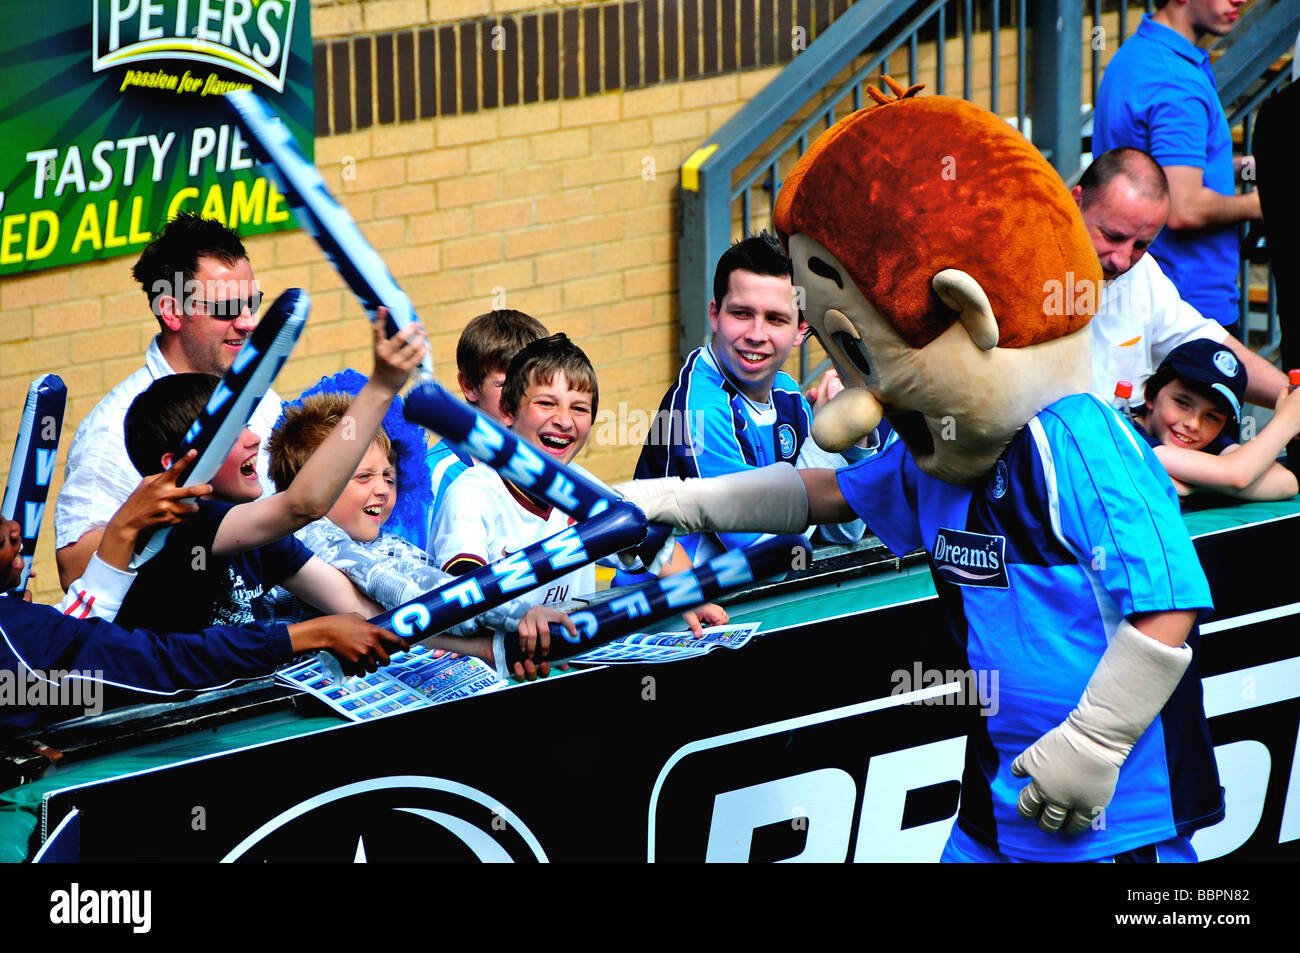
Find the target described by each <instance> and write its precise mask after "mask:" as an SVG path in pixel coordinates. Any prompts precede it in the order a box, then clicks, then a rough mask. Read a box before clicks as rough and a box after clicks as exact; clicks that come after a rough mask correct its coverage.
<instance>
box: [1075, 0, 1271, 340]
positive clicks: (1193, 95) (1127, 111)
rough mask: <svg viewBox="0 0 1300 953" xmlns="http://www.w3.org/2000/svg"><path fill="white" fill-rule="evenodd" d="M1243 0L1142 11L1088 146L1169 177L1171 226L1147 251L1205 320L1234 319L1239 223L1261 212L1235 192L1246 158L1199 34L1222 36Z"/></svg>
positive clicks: (1170, 4) (1109, 80)
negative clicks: (1132, 154) (1123, 153)
mask: <svg viewBox="0 0 1300 953" xmlns="http://www.w3.org/2000/svg"><path fill="white" fill-rule="evenodd" d="M1242 2H1243V0H1166V2H1165V3H1163V4H1161V3H1159V2H1157V3H1156V6H1157V7H1158V9H1157V10H1156V12H1155V13H1154V14H1151V15H1149V16H1146V17H1144V18H1143V20H1142V23H1141V25H1140V26H1139V27H1138V30H1137V32H1136V33H1135V34H1134V35H1133V36H1132V37H1130V38H1129V39H1128V40H1127V41H1126V42H1125V43H1124V45H1123V46H1121V47H1120V48H1119V50H1118V51H1117V52H1116V53H1115V56H1114V58H1113V59H1112V60H1111V61H1110V64H1109V65H1108V66H1107V67H1106V74H1105V76H1104V77H1102V82H1101V88H1100V90H1098V93H1097V108H1096V113H1095V116H1094V119H1093V135H1092V148H1093V152H1094V153H1097V154H1101V153H1103V152H1105V151H1107V150H1109V149H1114V148H1116V147H1119V146H1131V147H1133V148H1136V149H1141V150H1142V151H1143V152H1146V153H1148V154H1149V155H1150V156H1151V157H1152V158H1153V159H1155V160H1156V161H1157V162H1159V163H1160V165H1161V166H1162V167H1163V168H1164V171H1165V175H1166V177H1167V178H1168V179H1169V193H1170V208H1169V223H1168V227H1167V228H1166V229H1164V231H1162V232H1161V233H1160V235H1159V236H1158V237H1157V238H1156V240H1155V242H1154V243H1153V244H1152V245H1151V254H1152V256H1154V257H1155V259H1156V260H1157V261H1158V262H1159V263H1160V267H1161V268H1162V269H1163V270H1164V272H1165V274H1167V275H1168V276H1169V278H1170V279H1171V280H1172V281H1173V283H1174V286H1175V287H1176V288H1177V289H1178V293H1179V294H1180V295H1181V296H1182V297H1183V299H1184V300H1185V301H1187V302H1188V303H1189V304H1191V305H1192V306H1194V307H1195V308H1196V309H1197V310H1198V311H1200V312H1201V313H1202V314H1203V315H1205V316H1206V317H1208V318H1213V319H1214V320H1216V321H1218V322H1219V323H1220V324H1223V325H1231V324H1234V323H1236V321H1237V301H1238V290H1237V272H1238V267H1239V254H1238V251H1237V231H1236V228H1235V226H1236V225H1237V223H1238V222H1244V221H1251V220H1254V219H1258V218H1259V217H1260V210H1259V193H1258V192H1246V193H1243V194H1241V195H1237V194H1236V177H1237V174H1238V173H1239V172H1240V170H1241V167H1242V164H1243V163H1244V161H1245V160H1244V159H1241V160H1234V159H1233V155H1232V135H1231V133H1230V132H1229V130H1228V120H1227V118H1226V117H1225V115H1224V112H1223V106H1222V105H1220V103H1219V94H1218V90H1217V89H1216V87H1215V82H1214V70H1213V69H1211V67H1210V57H1209V54H1208V53H1206V51H1205V50H1203V49H1200V48H1199V47H1198V46H1196V44H1197V42H1199V41H1200V39H1201V38H1202V37H1204V36H1207V35H1210V36H1226V35H1227V34H1228V32H1229V31H1230V30H1231V29H1232V25H1233V23H1234V22H1236V19H1237V15H1238V11H1239V8H1240V7H1241V5H1242Z"/></svg>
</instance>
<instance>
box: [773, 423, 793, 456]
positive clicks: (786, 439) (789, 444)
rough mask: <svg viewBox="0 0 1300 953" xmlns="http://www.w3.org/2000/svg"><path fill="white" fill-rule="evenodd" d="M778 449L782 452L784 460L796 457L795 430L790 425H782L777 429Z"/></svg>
mask: <svg viewBox="0 0 1300 953" xmlns="http://www.w3.org/2000/svg"><path fill="white" fill-rule="evenodd" d="M776 447H777V449H778V450H779V451H780V452H781V459H782V460H788V459H790V458H791V457H793V456H794V428H793V427H791V426H790V425H789V424H781V426H779V427H777V428H776Z"/></svg>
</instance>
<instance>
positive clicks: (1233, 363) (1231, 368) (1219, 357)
mask: <svg viewBox="0 0 1300 953" xmlns="http://www.w3.org/2000/svg"><path fill="white" fill-rule="evenodd" d="M1212 360H1213V361H1214V366H1215V367H1217V368H1218V369H1219V371H1220V373H1222V374H1223V376H1224V377H1236V376H1237V356H1236V355H1235V354H1233V353H1232V352H1231V351H1215V352H1214V357H1213V359H1212Z"/></svg>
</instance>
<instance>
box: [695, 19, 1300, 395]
mask: <svg viewBox="0 0 1300 953" xmlns="http://www.w3.org/2000/svg"><path fill="white" fill-rule="evenodd" d="M1134 5H1136V4H1134ZM1103 6H1104V5H1103V2H1102V0H1092V2H1091V3H1090V4H1088V7H1090V12H1091V14H1092V24H1093V29H1094V30H1096V29H1097V28H1098V27H1101V26H1103V19H1102V18H1103V14H1104V13H1106V11H1104V10H1103ZM1116 6H1117V8H1118V9H1117V11H1114V10H1112V11H1111V12H1117V13H1118V32H1119V40H1120V43H1123V42H1124V40H1125V39H1127V37H1128V35H1129V29H1128V27H1129V21H1128V13H1129V12H1136V11H1129V9H1128V8H1129V6H1130V3H1129V0H1118V3H1117V4H1116ZM1144 6H1145V8H1146V10H1147V12H1148V13H1149V12H1151V10H1152V9H1153V0H1145V4H1144ZM1000 7H1001V5H1000V3H999V2H998V0H992V2H991V6H990V7H989V9H987V10H984V14H985V16H986V17H987V18H988V19H989V20H990V21H991V22H987V23H984V24H982V25H981V30H988V31H990V34H991V35H990V54H991V62H990V67H989V71H988V76H989V95H990V100H991V101H990V104H989V105H991V107H992V108H993V109H994V111H995V112H999V113H1000V112H1001V110H1000V109H999V108H998V107H999V106H1000V103H1001V94H1002V91H1003V86H1004V83H1003V78H1002V75H1001V70H1000V52H1001V46H1000V41H1001V35H1000V34H1001V30H1002V29H1003V26H1004V24H1003V23H1002V17H1001V9H1000ZM973 8H974V4H973V2H972V0H918V2H914V3H910V4H906V5H904V4H899V3H896V2H895V3H891V2H889V0H858V2H857V3H854V4H853V5H852V6H851V7H849V9H848V11H847V12H846V13H844V14H843V15H842V16H840V18H839V19H837V20H836V21H835V22H834V23H833V24H831V25H830V26H829V28H826V29H824V30H821V32H819V34H818V36H817V38H816V40H815V41H814V42H813V43H812V44H811V45H810V46H809V47H808V49H806V50H804V51H803V52H802V53H800V54H799V55H798V56H796V58H795V59H794V61H793V62H792V63H791V64H790V65H789V66H788V67H786V69H785V70H784V71H782V73H781V75H780V76H779V77H778V78H777V79H776V80H774V81H773V82H771V83H769V84H768V85H767V86H766V87H765V88H764V89H763V90H762V91H760V93H759V94H758V95H757V96H755V97H754V98H753V99H752V100H751V101H750V102H749V103H747V104H746V105H745V106H744V107H743V108H742V109H741V110H740V111H739V112H738V113H737V114H736V115H735V116H733V117H732V119H731V120H729V121H728V122H727V123H725V124H724V125H723V126H722V127H721V128H720V129H719V130H718V131H717V132H716V133H715V134H714V135H712V136H710V137H709V138H708V139H707V140H706V141H705V142H704V143H703V144H702V146H701V147H700V149H698V150H697V151H696V152H695V153H694V154H693V155H692V157H691V158H690V159H689V160H688V161H687V163H685V164H684V165H683V170H682V183H681V188H680V189H679V193H678V194H679V207H680V212H681V217H680V246H679V256H678V269H679V281H678V290H679V322H680V327H681V337H680V351H681V355H682V357H683V358H685V356H686V355H687V354H688V353H689V352H690V351H691V350H692V349H694V348H695V347H697V346H698V345H699V344H701V343H703V342H704V340H705V339H706V338H707V336H708V322H707V320H706V315H707V314H708V302H709V300H710V298H711V296H712V295H711V283H712V274H713V266H714V264H715V262H716V260H717V257H718V256H719V255H720V254H721V253H722V252H723V251H724V250H725V249H726V247H727V245H728V244H729V243H730V241H731V239H732V234H733V223H734V222H735V220H736V219H737V218H739V220H740V226H741V230H742V233H749V232H750V231H752V229H753V227H755V214H756V212H757V210H756V209H755V207H754V205H755V203H754V195H753V192H754V190H755V189H756V188H762V189H764V190H766V191H767V193H768V194H767V196H766V202H765V203H764V204H765V205H766V212H767V216H768V219H769V221H770V217H771V214H772V211H773V209H774V207H775V203H776V195H777V193H778V191H779V190H780V187H781V184H782V183H781V170H782V166H783V165H784V166H785V168H786V169H787V170H788V169H789V166H790V165H791V164H793V162H794V161H795V160H796V159H797V157H798V156H799V155H801V154H802V153H803V152H805V151H806V149H807V147H808V144H809V141H810V139H811V138H813V137H815V135H816V134H817V133H818V131H819V130H817V129H816V128H815V127H817V126H818V125H819V124H821V125H822V126H823V128H827V129H828V128H830V126H831V125H833V124H834V122H835V121H836V118H837V115H838V114H841V113H843V112H844V111H845V107H846V105H847V103H846V100H849V99H850V97H851V100H852V107H853V109H859V108H861V106H862V100H863V90H864V87H865V84H866V83H867V82H868V77H869V76H870V74H872V73H873V71H876V70H878V69H879V70H880V71H881V72H882V74H883V72H884V70H885V69H886V68H887V66H888V62H889V59H890V58H891V57H892V56H893V55H894V54H896V53H898V51H899V50H900V49H903V48H906V50H907V74H908V80H909V82H912V83H914V82H916V81H917V78H918V75H919V69H918V64H919V60H920V56H921V49H922V47H923V46H925V47H933V49H934V50H935V63H934V66H933V75H934V78H935V85H936V87H937V89H936V92H938V93H941V94H942V93H945V92H946V89H945V86H946V82H947V79H948V75H947V72H948V71H947V64H946V62H945V61H946V49H947V41H948V26H949V24H950V21H949V20H948V16H949V14H950V13H951V15H952V17H953V21H960V30H959V31H958V32H960V35H961V40H962V58H963V62H962V82H961V86H962V95H963V97H964V98H966V99H970V98H971V96H972V93H973V74H972V63H973V56H972V35H973V18H974V15H975V11H974V9H973ZM981 9H984V5H983V4H982V5H981ZM1031 20H1032V22H1033V29H1034V33H1035V49H1037V50H1038V51H1039V53H1038V56H1037V58H1036V59H1035V61H1034V69H1035V74H1034V77H1033V80H1034V85H1035V88H1034V89H1033V91H1032V92H1033V96H1032V104H1031V103H1029V102H1028V99H1029V97H1028V94H1027V90H1028V82H1027V76H1026V73H1027V64H1028V62H1029V58H1028V55H1027V41H1028V32H1029V24H1030V22H1031ZM1012 21H1014V26H1015V30H1016V52H1017V55H1016V62H1017V69H1016V77H1015V81H1014V82H1015V86H1016V109H1015V117H1014V123H1015V125H1016V128H1017V129H1020V130H1021V131H1025V132H1026V133H1027V134H1030V133H1032V138H1033V141H1034V144H1035V145H1036V146H1038V148H1039V149H1040V151H1042V153H1043V154H1044V155H1045V156H1047V157H1048V159H1049V160H1050V161H1051V162H1052V164H1053V165H1054V166H1055V167H1056V169H1057V171H1058V172H1060V173H1061V175H1062V177H1063V178H1064V179H1066V181H1068V182H1073V181H1075V180H1077V177H1078V176H1079V174H1080V173H1081V172H1082V163H1081V161H1080V158H1081V153H1082V142H1083V136H1082V131H1083V128H1084V120H1085V119H1086V118H1087V117H1089V116H1090V115H1091V112H1092V110H1091V104H1088V108H1087V112H1084V108H1083V104H1082V103H1081V102H1080V100H1081V98H1082V97H1081V96H1080V95H1079V90H1080V88H1081V87H1082V82H1081V79H1082V76H1081V74H1082V50H1081V49H1080V47H1079V44H1078V40H1077V36H1078V34H1077V33H1075V32H1074V31H1072V30H1070V29H1068V28H1066V27H1065V26H1064V24H1067V23H1071V22H1074V23H1080V24H1082V23H1084V22H1086V15H1085V13H1084V5H1083V2H1082V0H1035V2H1034V4H1033V10H1032V16H1031V15H1030V11H1029V10H1028V9H1027V0H1012ZM1011 25H1012V24H1011V23H1008V24H1006V26H1011ZM818 27H819V29H820V27H821V25H820V24H818ZM1297 28H1300V0H1276V2H1273V3H1272V4H1270V3H1268V2H1267V0H1265V2H1261V3H1259V4H1257V5H1256V6H1254V7H1252V8H1251V10H1249V11H1248V13H1247V15H1246V16H1245V17H1243V18H1242V23H1241V24H1239V25H1238V29H1237V30H1236V31H1234V33H1233V34H1230V36H1229V37H1228V38H1226V39H1227V40H1229V41H1236V42H1224V43H1223V44H1222V45H1223V46H1224V47H1226V49H1225V51H1224V53H1223V55H1222V56H1221V57H1219V60H1218V62H1216V64H1215V73H1216V76H1217V77H1218V78H1219V83H1220V90H1221V95H1222V97H1223V100H1224V103H1225V106H1228V105H1229V104H1231V103H1233V102H1235V101H1237V100H1240V99H1242V98H1243V97H1245V101H1244V102H1242V103H1241V104H1240V105H1237V106H1235V107H1232V112H1231V114H1230V116H1229V122H1230V125H1236V124H1237V123H1238V122H1242V121H1243V117H1246V118H1245V119H1244V122H1245V124H1246V125H1245V136H1246V140H1247V142H1249V139H1250V118H1249V116H1250V115H1251V114H1253V112H1254V111H1255V110H1256V109H1257V108H1258V106H1259V104H1260V103H1262V102H1263V100H1264V99H1265V98H1266V97H1267V96H1268V95H1270V94H1271V93H1272V92H1273V91H1274V90H1276V89H1277V88H1279V87H1280V86H1281V84H1282V82H1283V77H1281V76H1280V75H1279V76H1278V77H1273V78H1270V79H1269V80H1268V82H1266V83H1265V84H1263V86H1262V87H1261V88H1259V89H1256V90H1253V91H1252V89H1251V87H1252V85H1253V84H1255V83H1257V82H1258V80H1259V78H1260V76H1261V74H1262V73H1263V71H1264V68H1265V66H1266V65H1267V64H1270V63H1272V62H1273V61H1274V60H1275V59H1277V58H1278V56H1280V55H1281V53H1282V52H1284V51H1285V49H1286V48H1287V47H1288V46H1289V44H1290V42H1292V40H1293V39H1294V36H1295V31H1296V29H1297ZM931 29H933V31H934V32H933V35H930V34H929V32H928V31H930V30H931ZM1247 31H1249V32H1250V33H1251V34H1252V36H1251V38H1250V39H1249V40H1248V41H1244V42H1242V40H1243V39H1244V35H1245V33H1246V32H1247ZM1288 31H1289V32H1288ZM923 34H925V36H924V37H923ZM1253 34H1259V35H1260V36H1262V37H1263V38H1264V39H1263V42H1262V43H1261V42H1257V41H1256V37H1255V36H1254V35H1253ZM1094 35H1095V34H1094ZM1103 36H1104V34H1103ZM1288 37H1289V38H1288ZM876 44H881V45H880V46H879V48H876V49H873V47H875V46H876ZM1094 45H1097V44H1094ZM1275 47H1276V48H1277V49H1276V50H1275ZM859 59H861V60H862V62H860V63H859V64H858V65H857V66H856V67H855V68H854V69H853V71H852V73H851V75H849V77H848V78H847V79H845V80H842V81H840V82H838V83H837V84H836V85H835V86H834V88H833V89H831V88H829V87H830V84H831V83H833V82H834V81H835V79H836V77H838V76H839V75H840V74H841V73H842V72H843V71H844V70H845V69H847V68H849V67H850V66H851V65H852V64H853V63H854V62H855V61H858V60H859ZM1101 66H1102V64H1101V50H1100V49H1094V50H1093V56H1092V71H1091V72H1092V77H1091V84H1092V90H1093V92H1094V97H1093V98H1094V99H1095V92H1096V89H1097V86H1098V84H1099V82H1100V74H1101ZM898 72H899V74H900V75H901V69H900V70H899V71H898ZM828 89H829V91H828ZM981 98H982V97H981ZM1030 107H1032V108H1030ZM805 111H806V113H807V114H806V115H803V116H802V117H800V113H803V112H805ZM1031 114H1032V115H1033V116H1034V117H1036V118H1037V120H1038V121H1037V122H1034V123H1033V124H1032V129H1030V123H1029V122H1028V121H1027V120H1028V118H1029V116H1030V115H1031ZM796 117H799V118H797V121H796ZM1008 121H1012V120H1010V119H1009V120H1008ZM787 126H790V127H791V128H789V129H788V130H786V131H785V132H784V134H782V135H781V136H780V139H779V141H777V143H776V144H775V145H774V146H771V147H769V148H766V149H765V150H763V151H762V152H761V154H760V153H759V150H760V149H763V146H764V144H765V143H766V142H768V140H769V139H771V138H772V137H773V136H775V135H777V134H778V133H781V132H782V130H785V129H786V127H787ZM741 170H743V171H741ZM733 179H734V181H733ZM759 201H760V202H762V199H760V200H759ZM759 208H762V206H761V205H760V206H759ZM759 221H760V222H761V219H759ZM1244 275H1245V270H1244V266H1243V276H1244ZM1270 284H1271V282H1270ZM1243 288H1245V284H1244V281H1243ZM1248 304H1249V302H1248V288H1245V290H1244V291H1243V295H1242V321H1243V326H1242V333H1243V334H1244V333H1245V329H1244V322H1245V319H1246V309H1247V307H1248ZM1276 327H1277V321H1276V305H1275V304H1274V302H1273V300H1272V295H1271V294H1270V303H1269V328H1270V342H1272V347H1276V340H1277V332H1276ZM1269 349H1270V345H1265V349H1264V350H1265V353H1267V352H1268V351H1269ZM828 366H829V362H828V361H822V362H820V364H819V365H818V366H817V367H816V368H813V369H811V370H810V369H809V367H808V354H807V352H806V350H805V349H803V348H800V357H799V376H800V378H801V380H802V381H803V382H804V383H805V385H806V384H808V383H810V382H811V380H813V379H815V377H816V376H818V375H819V374H820V373H821V371H822V370H824V369H825V368H826V367H828Z"/></svg>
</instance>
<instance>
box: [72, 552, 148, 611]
mask: <svg viewBox="0 0 1300 953" xmlns="http://www.w3.org/2000/svg"><path fill="white" fill-rule="evenodd" d="M133 582H135V571H134V570H131V569H115V568H114V567H112V566H110V565H109V564H108V563H106V562H104V561H103V560H102V559H100V558H99V553H95V554H94V555H92V556H91V557H90V563H89V564H88V565H87V566H86V571H85V573H83V574H82V576H81V578H80V579H78V580H76V582H74V583H73V584H72V585H70V586H69V587H68V591H67V592H66V593H64V595H63V601H62V602H61V603H59V611H60V612H62V613H63V614H64V615H70V616H74V617H75V618H78V619H91V618H94V619H104V620H105V621H107V622H112V621H113V620H114V619H116V618H117V613H118V610H119V609H121V608H122V600H124V599H125V598H126V594H127V591H128V590H129V589H130V588H131V584H132V583H133Z"/></svg>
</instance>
